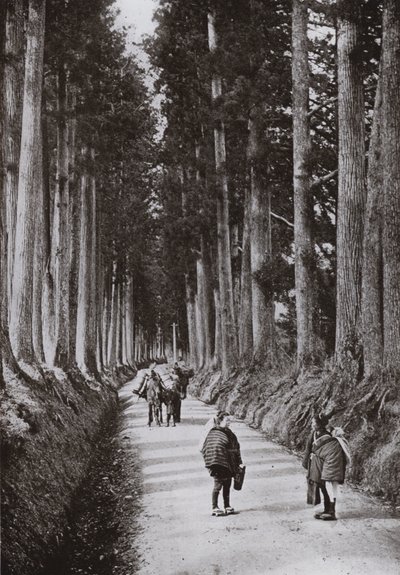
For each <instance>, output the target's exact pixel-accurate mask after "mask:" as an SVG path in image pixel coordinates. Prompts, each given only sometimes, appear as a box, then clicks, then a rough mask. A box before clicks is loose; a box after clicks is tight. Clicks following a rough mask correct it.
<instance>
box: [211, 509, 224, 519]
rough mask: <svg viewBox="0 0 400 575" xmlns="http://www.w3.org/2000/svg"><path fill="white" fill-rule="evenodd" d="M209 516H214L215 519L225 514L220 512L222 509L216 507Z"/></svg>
mask: <svg viewBox="0 0 400 575" xmlns="http://www.w3.org/2000/svg"><path fill="white" fill-rule="evenodd" d="M211 515H214V516H215V517H220V516H221V515H225V513H224V512H223V511H222V509H219V508H218V507H216V508H215V509H213V510H212V513H211Z"/></svg>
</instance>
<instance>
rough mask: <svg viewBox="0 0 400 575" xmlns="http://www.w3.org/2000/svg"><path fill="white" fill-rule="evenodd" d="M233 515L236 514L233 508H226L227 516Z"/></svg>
mask: <svg viewBox="0 0 400 575" xmlns="http://www.w3.org/2000/svg"><path fill="white" fill-rule="evenodd" d="M232 513H235V510H234V508H233V507H225V515H232Z"/></svg>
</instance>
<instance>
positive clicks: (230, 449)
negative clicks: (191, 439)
mask: <svg viewBox="0 0 400 575" xmlns="http://www.w3.org/2000/svg"><path fill="white" fill-rule="evenodd" d="M229 425H230V418H229V414H228V413H227V412H226V411H219V412H218V413H217V415H216V416H215V417H214V419H213V421H212V422H208V423H207V424H206V432H207V431H208V432H207V435H206V437H205V439H204V441H203V442H202V446H201V449H200V450H201V453H202V455H203V458H204V463H205V466H206V468H207V469H208V471H209V473H210V475H211V477H213V478H214V487H213V490H212V498H211V499H212V513H211V514H212V515H214V516H217V517H218V516H220V515H229V514H231V513H234V511H235V510H234V509H233V507H231V503H230V490H231V485H232V478H233V476H234V475H235V473H236V471H237V469H238V467H239V466H241V465H242V458H241V454H240V445H239V441H238V439H237V437H236V435H235V434H234V433H233V431H232V430H231V429H229ZM221 490H222V497H223V502H224V511H223V510H222V509H220V508H219V507H218V498H219V494H220V492H221Z"/></svg>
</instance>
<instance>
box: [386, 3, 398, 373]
mask: <svg viewBox="0 0 400 575" xmlns="http://www.w3.org/2000/svg"><path fill="white" fill-rule="evenodd" d="M399 55H400V5H399V3H398V2H397V0H385V2H384V11H383V39H382V95H383V98H382V152H383V191H384V215H383V287H384V298H383V320H384V321H383V325H384V331H383V339H384V363H385V365H386V367H388V368H390V369H391V370H393V371H394V372H395V373H399V370H400V225H399V222H400V194H399V190H400V56H399Z"/></svg>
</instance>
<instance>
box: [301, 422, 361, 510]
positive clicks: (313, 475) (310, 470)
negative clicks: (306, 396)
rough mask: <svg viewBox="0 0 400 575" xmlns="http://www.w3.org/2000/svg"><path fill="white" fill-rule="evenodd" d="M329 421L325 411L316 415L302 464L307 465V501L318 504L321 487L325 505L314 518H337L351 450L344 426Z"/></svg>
mask: <svg viewBox="0 0 400 575" xmlns="http://www.w3.org/2000/svg"><path fill="white" fill-rule="evenodd" d="M328 423H329V418H328V417H327V416H326V415H324V414H322V413H320V414H319V415H314V416H313V419H312V424H311V427H312V432H311V435H310V437H309V439H308V441H307V447H306V451H305V455H304V458H303V467H305V468H306V469H307V481H308V492H307V503H309V504H310V505H318V504H319V503H320V502H321V496H320V491H321V493H322V496H323V500H324V509H323V511H321V512H318V513H315V515H314V517H315V519H322V520H323V521H334V520H336V503H337V500H338V495H339V485H340V484H342V483H343V482H344V478H345V473H346V464H347V463H349V462H350V452H349V448H348V444H347V441H346V440H345V438H344V437H343V436H342V435H341V434H340V432H341V430H340V429H339V428H337V429H334V428H328Z"/></svg>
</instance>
